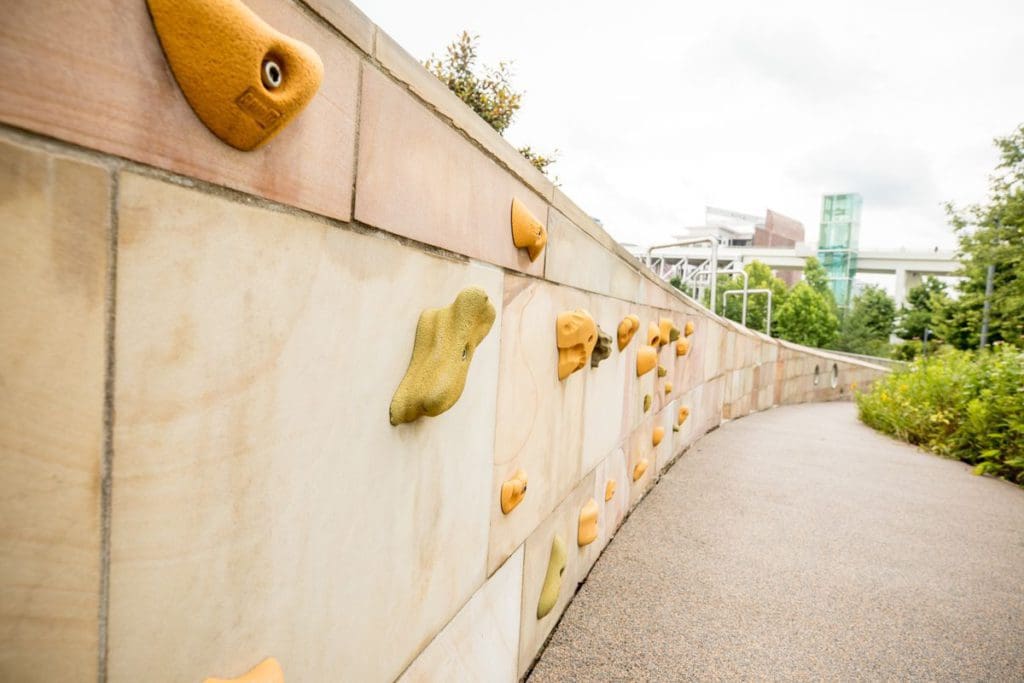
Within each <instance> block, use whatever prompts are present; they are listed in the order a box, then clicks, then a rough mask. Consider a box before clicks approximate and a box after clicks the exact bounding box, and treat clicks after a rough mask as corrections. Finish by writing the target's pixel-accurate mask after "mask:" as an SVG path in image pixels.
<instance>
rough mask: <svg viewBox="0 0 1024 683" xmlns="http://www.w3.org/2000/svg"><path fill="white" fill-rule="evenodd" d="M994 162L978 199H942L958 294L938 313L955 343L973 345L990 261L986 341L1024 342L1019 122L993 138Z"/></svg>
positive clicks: (1023, 136) (1022, 134) (1023, 174)
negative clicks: (952, 235) (960, 202)
mask: <svg viewBox="0 0 1024 683" xmlns="http://www.w3.org/2000/svg"><path fill="white" fill-rule="evenodd" d="M995 144H996V146H997V147H998V148H999V153H1000V157H1001V160H1000V163H999V165H998V166H996V172H995V173H994V174H993V175H992V176H991V178H990V182H989V194H988V198H987V200H986V201H985V202H984V203H982V204H972V205H968V206H966V207H963V208H957V207H955V206H954V205H953V204H952V203H950V204H947V205H946V211H947V213H948V215H949V217H950V222H951V223H952V225H953V228H954V230H955V231H956V233H957V240H958V241H959V249H958V256H959V259H960V269H959V270H958V271H957V273H956V274H957V275H959V276H960V277H961V278H962V279H961V280H960V282H959V283H958V285H957V289H958V290H959V294H960V296H959V297H958V298H957V299H956V300H955V301H952V302H951V303H950V305H949V306H947V308H946V312H945V315H944V316H943V318H944V320H943V325H942V326H941V332H942V335H943V336H944V338H945V339H946V341H948V342H949V343H951V344H953V345H954V346H956V347H958V348H961V349H971V348H977V346H978V344H979V341H980V336H981V320H982V307H983V305H984V299H985V279H986V273H987V270H988V266H989V265H992V266H994V267H995V275H994V277H993V296H992V299H991V311H990V314H989V320H990V322H989V337H988V340H989V342H990V343H994V342H998V341H1003V342H1006V343H1009V344H1013V345H1014V346H1018V347H1024V124H1021V125H1020V126H1018V127H1017V129H1016V130H1015V131H1014V132H1013V133H1011V134H1010V135H1008V136H1006V137H1002V138H996V139H995Z"/></svg>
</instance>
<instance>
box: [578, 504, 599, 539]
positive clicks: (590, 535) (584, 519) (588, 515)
mask: <svg viewBox="0 0 1024 683" xmlns="http://www.w3.org/2000/svg"><path fill="white" fill-rule="evenodd" d="M597 513H598V507H597V501H596V500H594V499H593V498H591V499H590V500H588V501H587V504H586V505H584V506H583V509H581V510H580V525H579V531H577V532H576V545H578V546H579V547H581V548H582V547H583V546H585V545H590V544H591V543H593V542H594V539H595V538H597Z"/></svg>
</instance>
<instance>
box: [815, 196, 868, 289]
mask: <svg viewBox="0 0 1024 683" xmlns="http://www.w3.org/2000/svg"><path fill="white" fill-rule="evenodd" d="M863 204H864V199H863V198H862V197H861V196H860V195H859V194H857V193H855V192H854V193H847V194H827V195H825V196H823V197H822V198H821V231H820V232H819V233H818V260H819V261H821V265H822V266H824V267H825V272H827V273H828V281H829V286H830V287H831V289H832V294H833V296H835V299H836V304H838V305H839V307H840V308H846V307H848V306H849V305H850V300H851V294H852V291H853V278H854V276H856V274H857V252H858V250H859V247H860V212H861V207H862V206H863Z"/></svg>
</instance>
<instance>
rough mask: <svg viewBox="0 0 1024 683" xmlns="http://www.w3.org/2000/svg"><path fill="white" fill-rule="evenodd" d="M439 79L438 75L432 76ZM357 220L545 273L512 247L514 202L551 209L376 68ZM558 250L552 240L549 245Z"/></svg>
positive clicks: (539, 212)
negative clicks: (553, 245) (516, 200)
mask: <svg viewBox="0 0 1024 683" xmlns="http://www.w3.org/2000/svg"><path fill="white" fill-rule="evenodd" d="M431 78H433V76H431ZM361 107H362V109H361V114H360V126H359V169H358V176H359V177H358V180H357V186H356V209H355V215H356V219H357V220H359V221H361V222H363V223H367V224H368V225H372V226H375V227H377V228H380V229H382V230H387V231H388V232H392V233H395V234H396V235H402V236H403V237H408V238H410V239H414V240H417V241H419V242H423V243H424V244H429V245H432V246H437V247H441V248H443V249H447V250H449V251H452V252H455V253H458V254H465V255H466V256H469V257H471V258H475V259H480V260H482V261H487V262H489V263H493V264H497V265H499V266H503V267H505V268H511V269H513V270H519V271H523V272H526V273H530V274H532V275H542V274H543V272H544V259H543V258H538V259H537V260H536V261H535V262H531V261H530V257H529V256H528V255H527V253H526V250H524V249H517V248H516V247H515V245H514V244H513V243H512V224H511V216H512V199H513V198H518V199H519V200H520V201H521V202H523V204H524V205H525V206H526V208H527V209H528V210H529V211H530V213H532V214H533V215H534V216H536V217H537V218H538V219H540V220H542V221H546V220H547V204H546V203H545V202H544V201H543V200H542V199H541V198H540V197H538V196H537V195H536V194H534V193H533V192H532V191H531V190H529V189H528V188H527V187H526V186H525V185H524V184H523V183H521V182H520V181H519V180H517V179H515V178H514V177H513V176H512V175H511V174H509V173H508V172H507V171H506V170H505V169H503V168H501V167H500V166H498V164H497V163H495V162H494V161H493V160H492V159H490V158H488V157H487V156H486V155H485V154H484V153H483V152H481V151H480V150H479V149H477V148H476V147H474V146H473V145H472V144H471V143H470V142H469V141H467V140H466V139H465V138H464V137H462V136H461V135H460V134H459V133H458V132H457V131H455V130H453V129H452V128H451V126H449V125H448V124H446V123H445V122H444V121H442V120H441V119H439V118H438V117H437V116H436V115H435V114H434V113H433V112H431V111H430V110H428V109H427V108H426V107H425V106H423V105H422V104H421V103H420V102H418V101H417V100H416V99H415V98H414V97H412V96H411V95H410V94H409V92H408V91H406V90H404V89H403V88H402V87H401V86H399V85H396V84H395V83H393V82H391V81H390V80H389V79H388V78H387V76H385V75H384V74H382V73H381V72H379V71H377V70H376V69H373V68H370V67H367V68H366V69H365V71H364V74H363V94H362V103H361ZM548 248H550V241H549V247H548Z"/></svg>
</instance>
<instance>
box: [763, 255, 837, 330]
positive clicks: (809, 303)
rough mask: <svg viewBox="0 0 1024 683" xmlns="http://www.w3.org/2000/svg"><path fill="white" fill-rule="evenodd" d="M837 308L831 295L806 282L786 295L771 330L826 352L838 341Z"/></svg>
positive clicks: (800, 283) (799, 284)
mask: <svg viewBox="0 0 1024 683" xmlns="http://www.w3.org/2000/svg"><path fill="white" fill-rule="evenodd" d="M808 260H810V259H808ZM834 307H835V301H833V299H832V295H831V294H829V295H828V296H827V297H826V296H825V295H823V294H822V293H821V292H820V291H818V290H816V289H815V288H814V286H813V285H811V284H810V283H808V282H807V281H806V280H801V281H800V282H798V283H797V284H796V286H794V287H793V289H791V290H790V291H789V293H788V294H787V295H786V300H785V302H784V303H783V304H782V305H781V306H780V307H779V310H778V314H777V315H776V316H775V320H773V321H772V328H773V330H774V331H775V332H776V333H777V334H778V336H779V337H781V338H783V339H788V340H789V341H791V342H795V343H797V344H804V345H806V346H816V347H819V348H824V347H826V346H828V345H830V344H831V343H832V342H833V341H835V339H836V334H837V333H838V331H839V319H838V318H837V317H836V314H835V312H834Z"/></svg>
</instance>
